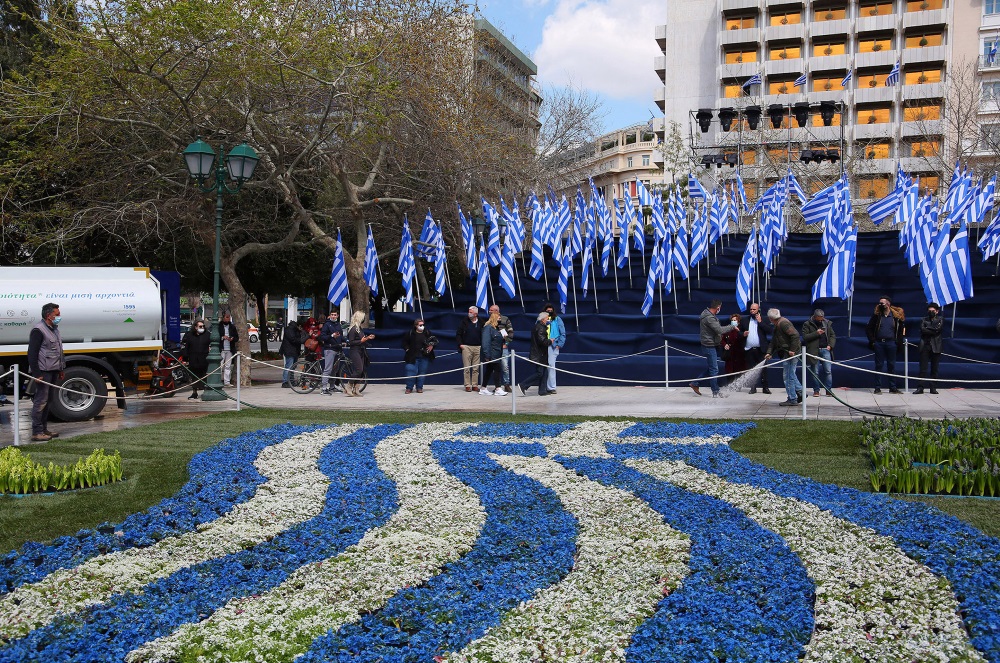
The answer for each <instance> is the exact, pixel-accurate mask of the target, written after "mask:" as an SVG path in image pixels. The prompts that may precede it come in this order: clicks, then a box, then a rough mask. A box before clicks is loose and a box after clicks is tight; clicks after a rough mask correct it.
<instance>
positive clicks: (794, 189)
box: [785, 168, 806, 205]
mask: <svg viewBox="0 0 1000 663" xmlns="http://www.w3.org/2000/svg"><path fill="white" fill-rule="evenodd" d="M785 184H786V189H785V190H786V191H788V192H789V193H794V194H795V197H796V198H798V199H799V204H800V205H801V204H805V202H806V192H805V191H803V190H802V185H801V184H799V181H798V180H797V179H795V173H793V172H792V169H791V168H789V169H788V174H787V175H785Z"/></svg>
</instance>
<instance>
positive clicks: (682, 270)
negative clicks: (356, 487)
mask: <svg viewBox="0 0 1000 663" xmlns="http://www.w3.org/2000/svg"><path fill="white" fill-rule="evenodd" d="M686 225H687V224H686V223H685V222H684V220H683V219H681V222H680V225H679V226H678V227H677V236H676V237H675V238H674V249H673V259H674V266H675V267H676V268H677V274H678V275H679V276H680V277H681V278H682V279H683V280H685V281H687V280H688V276H689V275H690V273H691V270H690V269H689V267H688V231H687V228H686Z"/></svg>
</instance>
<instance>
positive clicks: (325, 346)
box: [319, 309, 344, 394]
mask: <svg viewBox="0 0 1000 663" xmlns="http://www.w3.org/2000/svg"><path fill="white" fill-rule="evenodd" d="M343 344H344V328H343V325H341V324H340V311H337V310H336V309H334V310H332V311H330V314H329V315H328V316H326V322H324V323H323V328H322V329H320V332H319V346H320V348H322V350H323V381H322V383H321V386H322V390H321V393H324V394H332V393H333V392H334V390H331V389H330V374H331V373H332V372H333V364H334V362H335V361H336V360H337V353H339V352H340V349H341V346H343Z"/></svg>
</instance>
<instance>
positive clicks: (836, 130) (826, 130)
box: [809, 127, 840, 146]
mask: <svg viewBox="0 0 1000 663" xmlns="http://www.w3.org/2000/svg"><path fill="white" fill-rule="evenodd" d="M809 133H810V134H811V136H812V140H814V141H819V142H822V143H824V144H827V145H831V146H836V145H839V144H840V127H809Z"/></svg>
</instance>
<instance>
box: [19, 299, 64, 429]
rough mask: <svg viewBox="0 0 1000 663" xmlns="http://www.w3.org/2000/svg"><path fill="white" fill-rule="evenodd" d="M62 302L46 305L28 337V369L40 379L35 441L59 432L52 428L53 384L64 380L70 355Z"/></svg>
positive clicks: (34, 418) (34, 406) (34, 400)
mask: <svg viewBox="0 0 1000 663" xmlns="http://www.w3.org/2000/svg"><path fill="white" fill-rule="evenodd" d="M59 320H60V316H59V305H58V304H52V303H49V304H46V305H45V306H43V307H42V319H41V320H40V321H39V323H38V324H37V325H35V326H34V327H33V328H32V330H31V333H30V334H29V336H28V370H29V371H31V377H33V378H34V379H35V381H36V384H35V395H34V396H33V397H32V404H31V440H32V442H47V441H48V440H51V439H52V438H54V437H58V435H59V434H58V433H53V432H51V431H49V430H48V420H49V399H50V398H51V395H52V387H50V386H49V385H52V384H58V383H59V382H62V380H63V377H64V375H63V371H65V370H66V357H65V356H64V355H63V345H62V337H61V336H59Z"/></svg>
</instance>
